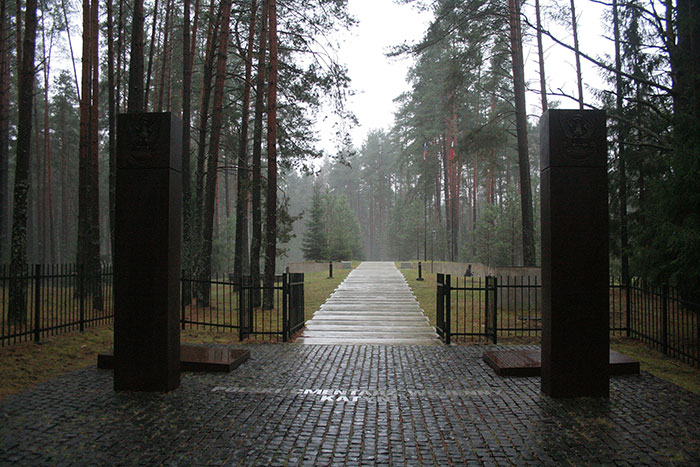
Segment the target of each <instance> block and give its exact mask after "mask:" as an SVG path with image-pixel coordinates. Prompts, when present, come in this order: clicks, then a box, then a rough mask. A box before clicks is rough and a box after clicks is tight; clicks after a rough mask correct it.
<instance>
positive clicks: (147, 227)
mask: <svg viewBox="0 0 700 467" xmlns="http://www.w3.org/2000/svg"><path fill="white" fill-rule="evenodd" d="M181 164H182V123H181V122H180V120H179V119H178V118H176V117H174V116H173V115H171V114H170V113H134V114H121V115H119V116H118V120H117V180H116V185H117V186H116V215H115V231H114V308H115V310H114V389H115V390H117V391H160V392H166V391H170V390H173V389H175V388H177V387H178V386H179V385H180V328H179V326H178V313H179V309H180V231H181V218H182V173H181V170H182V169H181V167H182V165H181Z"/></svg>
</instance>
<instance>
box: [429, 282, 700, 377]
mask: <svg viewBox="0 0 700 467" xmlns="http://www.w3.org/2000/svg"><path fill="white" fill-rule="evenodd" d="M609 302H610V308H609V309H610V314H609V316H610V333H611V335H613V336H630V337H633V338H636V339H639V340H641V341H643V342H645V343H647V344H650V345H652V346H654V347H656V348H657V349H659V350H661V351H662V352H664V353H665V354H668V355H671V356H673V357H676V358H678V359H680V360H683V361H685V362H687V363H690V364H692V365H695V366H700V319H699V316H700V305H698V304H695V303H692V302H690V301H688V300H684V299H683V298H682V297H681V296H680V294H679V292H678V291H677V290H675V289H673V288H671V287H668V286H663V287H653V286H651V285H649V284H645V283H643V282H642V281H639V280H635V281H633V282H632V283H631V284H629V285H624V284H621V282H620V281H619V280H616V279H612V280H611V282H610V300H609ZM436 305H437V306H436V329H437V332H438V335H439V336H440V337H441V338H442V339H443V340H444V341H445V343H448V344H449V343H451V342H455V341H457V342H489V341H490V342H493V343H496V342H497V340H498V338H499V337H520V338H522V337H533V338H536V337H539V336H541V331H542V328H541V325H542V309H541V308H542V284H541V283H540V282H539V281H538V279H537V277H528V276H521V277H486V278H470V277H464V278H462V277H456V276H450V275H449V274H437V304H436Z"/></svg>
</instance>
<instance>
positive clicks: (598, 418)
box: [0, 344, 700, 466]
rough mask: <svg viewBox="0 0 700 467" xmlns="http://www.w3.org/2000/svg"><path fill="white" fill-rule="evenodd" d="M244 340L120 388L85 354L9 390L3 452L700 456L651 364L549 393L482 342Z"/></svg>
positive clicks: (134, 456) (380, 459)
mask: <svg viewBox="0 0 700 467" xmlns="http://www.w3.org/2000/svg"><path fill="white" fill-rule="evenodd" d="M245 348H247V349H249V350H250V352H251V359H250V360H248V361H247V362H246V363H244V364H243V365H242V366H241V367H239V368H238V369H237V370H235V371H234V372H232V373H230V374H225V375H221V374H196V373H185V374H183V377H182V384H181V386H180V388H179V389H177V390H176V391H173V392H171V393H169V394H131V393H115V392H114V391H113V390H112V384H113V380H112V372H111V371H105V370H97V369H96V368H94V367H93V368H88V369H85V370H81V371H78V372H73V373H70V374H66V375H64V376H62V377H59V378H56V379H53V380H51V381H49V382H47V383H44V384H41V385H39V386H38V387H36V388H35V389H34V390H32V391H29V392H25V393H22V394H18V395H15V396H10V397H8V398H6V399H5V400H3V401H2V402H0V465H8V464H16V465H160V464H165V465H186V466H190V465H263V466H266V465H294V466H296V465H319V466H325V465H381V466H385V465H394V466H404V465H410V466H414V465H440V466H446V465H465V464H468V465H482V464H486V465H537V466H539V465H601V464H603V465H670V464H673V465H698V464H699V463H700V396H697V395H694V394H691V393H689V392H687V391H684V390H682V389H680V388H678V387H676V386H674V385H672V384H670V383H667V382H665V381H662V380H660V379H657V378H655V377H653V376H650V375H649V374H646V373H642V374H641V375H636V376H626V377H614V378H612V379H611V391H610V399H609V400H601V399H578V400H554V399H551V398H549V397H547V396H545V395H542V394H541V393H540V383H539V378H501V377H497V376H495V375H494V374H493V372H491V371H490V369H489V368H488V367H486V365H485V364H484V363H483V362H482V361H481V354H482V352H483V350H484V348H485V347H476V346H449V347H448V346H410V345H400V346H391V345H298V344H276V345H275V344H270V345H249V346H246V347H245ZM491 348H504V347H501V346H497V347H491Z"/></svg>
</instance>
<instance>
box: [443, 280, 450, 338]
mask: <svg viewBox="0 0 700 467" xmlns="http://www.w3.org/2000/svg"><path fill="white" fill-rule="evenodd" d="M451 282H452V275H450V274H447V275H446V276H445V291H444V297H446V300H445V315H446V316H445V344H447V345H450V341H451V340H452V339H451V334H452V291H451V290H452V289H451Z"/></svg>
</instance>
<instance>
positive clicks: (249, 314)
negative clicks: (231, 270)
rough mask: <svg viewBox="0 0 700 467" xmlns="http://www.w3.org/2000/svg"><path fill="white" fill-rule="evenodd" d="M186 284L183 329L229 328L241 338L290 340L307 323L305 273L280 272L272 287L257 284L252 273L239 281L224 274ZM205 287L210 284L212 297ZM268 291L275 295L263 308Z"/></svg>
mask: <svg viewBox="0 0 700 467" xmlns="http://www.w3.org/2000/svg"><path fill="white" fill-rule="evenodd" d="M182 284H183V287H182V292H183V296H182V300H181V306H182V310H181V319H180V321H181V324H182V329H187V328H188V327H190V328H195V329H198V328H203V329H218V330H228V331H235V332H237V333H238V339H239V340H244V339H248V338H252V339H261V340H282V341H283V342H286V341H289V340H290V339H291V338H292V337H293V336H294V334H296V333H297V331H299V330H300V329H301V328H302V327H303V326H304V274H303V273H285V274H281V275H277V276H275V281H274V284H273V286H272V287H265V285H264V284H253V283H252V282H251V280H250V277H249V276H244V277H243V279H242V281H241V283H240V284H239V283H235V282H233V281H232V280H231V279H230V278H229V277H228V276H223V275H217V276H215V277H214V278H212V279H211V280H210V281H200V280H195V279H182ZM207 284H208V285H207ZM202 287H208V291H209V293H208V296H207V294H206V293H204V294H203V293H202ZM266 291H267V292H268V293H271V294H272V297H273V306H272V308H269V309H263V307H262V299H263V294H264V293H265V292H266Z"/></svg>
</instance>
